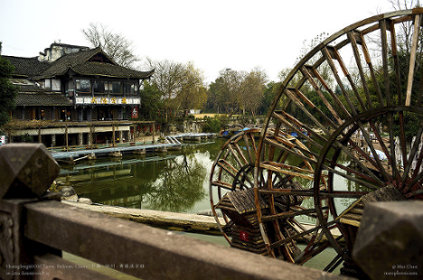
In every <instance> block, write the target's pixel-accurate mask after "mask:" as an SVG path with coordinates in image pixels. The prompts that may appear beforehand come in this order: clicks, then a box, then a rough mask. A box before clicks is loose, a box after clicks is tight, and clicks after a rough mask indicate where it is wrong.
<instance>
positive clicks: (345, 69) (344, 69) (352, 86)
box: [329, 47, 367, 111]
mask: <svg viewBox="0 0 423 280" xmlns="http://www.w3.org/2000/svg"><path fill="white" fill-rule="evenodd" d="M329 49H330V52H331V54H333V56H334V57H333V58H335V59H336V60H337V61H338V64H339V66H340V67H341V70H342V72H343V74H344V76H345V77H346V78H347V80H348V82H349V83H350V86H351V88H352V91H353V93H354V96H355V98H356V100H357V101H358V104H360V106H361V108H362V109H363V111H364V110H366V109H367V108H366V106H365V105H364V102H363V100H362V99H361V97H360V95H359V93H358V90H357V87H356V86H355V83H354V82H353V79H352V78H351V75H350V73H349V72H348V69H347V67H346V66H345V63H344V61H343V59H342V57H341V55H340V54H339V52H338V50H337V49H336V48H335V47H330V48H329Z"/></svg>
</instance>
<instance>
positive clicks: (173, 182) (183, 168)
mask: <svg viewBox="0 0 423 280" xmlns="http://www.w3.org/2000/svg"><path fill="white" fill-rule="evenodd" d="M221 145H222V142H221V141H220V140H217V141H216V143H208V144H207V143H202V144H197V145H187V146H184V147H183V150H182V151H175V152H169V153H167V154H147V156H138V157H125V158H124V159H123V160H119V161H113V160H110V159H103V160H96V161H95V162H85V163H82V164H78V165H76V166H75V167H73V168H72V169H62V171H61V176H60V177H59V178H58V181H61V182H63V183H67V184H71V185H72V186H74V187H75V190H76V192H77V193H78V195H79V196H83V197H88V198H90V199H91V200H92V201H93V202H96V203H101V204H106V205H114V206H122V207H129V208H143V209H155V210H162V211H174V212H197V211H200V210H205V209H209V207H210V206H209V199H208V174H209V172H210V167H211V165H212V162H213V161H214V159H215V157H216V156H217V153H218V151H219V149H220V146H221Z"/></svg>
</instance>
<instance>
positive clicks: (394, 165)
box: [387, 113, 401, 180]
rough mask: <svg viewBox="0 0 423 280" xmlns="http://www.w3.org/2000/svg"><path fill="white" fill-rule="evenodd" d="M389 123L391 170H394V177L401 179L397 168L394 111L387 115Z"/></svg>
mask: <svg viewBox="0 0 423 280" xmlns="http://www.w3.org/2000/svg"><path fill="white" fill-rule="evenodd" d="M387 121H388V122H387V125H388V133H389V149H390V154H391V158H392V160H391V162H390V164H391V170H392V174H393V177H394V179H398V180H400V179H401V176H400V173H399V170H398V168H397V155H396V153H395V134H394V128H393V126H394V124H393V122H394V116H393V114H392V113H388V115H387Z"/></svg>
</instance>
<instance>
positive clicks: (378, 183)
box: [325, 166, 385, 190]
mask: <svg viewBox="0 0 423 280" xmlns="http://www.w3.org/2000/svg"><path fill="white" fill-rule="evenodd" d="M325 168H326V170H328V171H330V172H331V173H333V174H337V175H339V176H342V177H344V178H345V179H347V180H349V181H353V182H355V183H357V184H360V185H362V186H366V187H368V188H369V189H371V190H377V189H378V188H381V187H384V186H385V184H384V183H383V182H382V181H380V179H379V178H376V179H377V180H372V181H365V180H361V179H358V178H356V177H354V176H351V175H348V174H346V173H344V172H341V171H339V170H336V169H334V168H331V167H329V166H325ZM365 176H366V175H363V176H360V177H365ZM372 182H374V184H372Z"/></svg>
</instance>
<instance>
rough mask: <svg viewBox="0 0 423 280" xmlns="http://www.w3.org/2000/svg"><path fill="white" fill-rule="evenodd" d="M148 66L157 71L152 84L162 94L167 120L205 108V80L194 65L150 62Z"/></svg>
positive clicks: (165, 61)
mask: <svg viewBox="0 0 423 280" xmlns="http://www.w3.org/2000/svg"><path fill="white" fill-rule="evenodd" d="M148 64H149V67H151V68H154V69H155V71H154V75H153V77H152V79H151V83H152V84H153V85H155V87H156V88H157V89H158V90H159V91H160V92H161V93H162V96H163V99H164V100H163V106H164V108H165V111H166V120H168V119H169V117H171V118H174V117H176V114H177V112H179V111H186V110H188V109H202V108H203V106H204V104H205V102H206V89H205V86H204V79H203V76H202V74H201V71H200V70H199V69H197V68H195V67H194V65H193V64H192V63H187V64H182V63H178V62H173V61H169V60H163V61H153V60H148Z"/></svg>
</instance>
